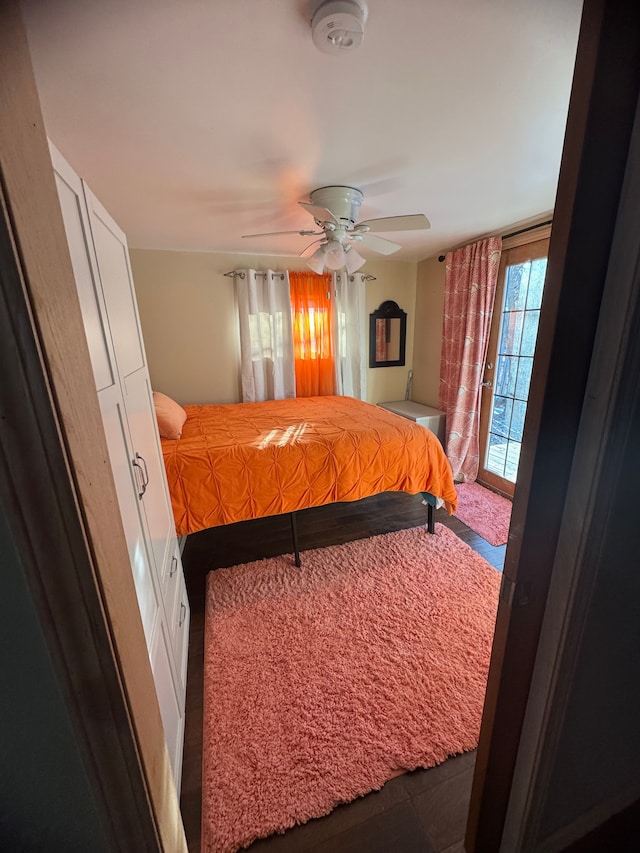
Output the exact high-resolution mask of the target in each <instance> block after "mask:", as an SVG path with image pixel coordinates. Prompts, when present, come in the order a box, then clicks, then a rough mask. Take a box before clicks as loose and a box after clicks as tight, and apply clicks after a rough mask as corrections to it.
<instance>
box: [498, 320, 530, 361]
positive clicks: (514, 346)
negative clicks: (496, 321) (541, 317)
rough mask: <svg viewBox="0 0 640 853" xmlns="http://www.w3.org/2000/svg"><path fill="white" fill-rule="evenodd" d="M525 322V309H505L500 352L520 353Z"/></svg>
mask: <svg viewBox="0 0 640 853" xmlns="http://www.w3.org/2000/svg"><path fill="white" fill-rule="evenodd" d="M523 322H524V311H505V313H504V314H503V317H502V330H501V333H500V349H499V350H498V353H499V354H501V355H518V353H519V352H520V341H521V340H522V324H523Z"/></svg>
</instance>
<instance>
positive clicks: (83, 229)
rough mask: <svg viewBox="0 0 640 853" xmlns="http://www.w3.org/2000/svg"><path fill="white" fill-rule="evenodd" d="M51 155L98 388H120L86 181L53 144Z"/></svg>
mask: <svg viewBox="0 0 640 853" xmlns="http://www.w3.org/2000/svg"><path fill="white" fill-rule="evenodd" d="M50 153H51V161H52V163H53V169H54V177H55V180H56V187H57V189H58V198H59V199H60V209H61V211H62V218H63V220H64V227H65V231H66V235H67V242H68V244H69V253H70V255H71V264H72V266H73V274H74V277H75V280H76V287H77V289H78V297H79V299H80V307H81V310H82V320H83V322H84V330H85V334H86V337H87V344H88V346H89V355H90V357H91V366H92V367H93V375H94V378H95V380H96V388H97V389H98V391H100V390H102V389H103V388H110V387H111V386H112V385H114V384H117V381H118V377H117V366H116V364H115V360H114V354H113V346H112V343H111V337H110V333H109V328H108V326H105V325H104V324H103V321H102V318H103V317H104V316H105V311H104V302H103V299H102V289H101V286H100V278H99V275H98V270H97V266H96V260H95V255H94V252H93V241H92V237H91V229H90V227H89V219H88V216H87V210H86V207H85V200H84V193H83V189H82V181H81V180H80V178H79V177H78V176H77V175H76V173H75V172H74V171H73V169H72V168H71V167H70V166H69V164H68V163H67V161H66V160H65V159H64V158H63V157H62V156H61V154H60V153H59V151H58V150H57V149H56V148H55V147H54V146H53V145H51V144H50Z"/></svg>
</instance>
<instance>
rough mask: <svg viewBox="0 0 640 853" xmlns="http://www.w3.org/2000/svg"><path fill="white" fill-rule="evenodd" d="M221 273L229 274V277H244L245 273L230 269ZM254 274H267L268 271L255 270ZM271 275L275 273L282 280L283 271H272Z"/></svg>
mask: <svg viewBox="0 0 640 853" xmlns="http://www.w3.org/2000/svg"><path fill="white" fill-rule="evenodd" d="M222 274H223V275H225V276H229V277H230V278H245V274H244V273H243V272H242V271H240V272H238V271H237V270H230V271H229V272H225V273H222ZM256 275H269V273H266V272H256ZM271 275H275V276H276V278H279V279H281V280H282V281H284V273H283V272H272V273H271Z"/></svg>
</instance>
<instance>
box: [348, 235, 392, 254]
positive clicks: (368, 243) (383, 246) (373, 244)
mask: <svg viewBox="0 0 640 853" xmlns="http://www.w3.org/2000/svg"><path fill="white" fill-rule="evenodd" d="M357 245H358V246H362V247H363V248H365V249H371V250H372V251H373V252H378V254H379V255H392V254H393V253H394V252H397V251H398V249H401V248H402V246H401V245H400V244H399V243H392V242H391V240H385V238H384V237H376V235H375V234H359V235H358V241H357Z"/></svg>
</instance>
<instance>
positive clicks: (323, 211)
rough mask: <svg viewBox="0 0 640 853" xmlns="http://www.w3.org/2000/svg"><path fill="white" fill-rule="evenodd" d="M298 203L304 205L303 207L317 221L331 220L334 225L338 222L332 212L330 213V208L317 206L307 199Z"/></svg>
mask: <svg viewBox="0 0 640 853" xmlns="http://www.w3.org/2000/svg"><path fill="white" fill-rule="evenodd" d="M298 204H299V205H300V206H301V207H304V209H305V210H306V211H307V212H308V213H310V214H311V215H312V216H313V218H314V219H315V220H316V221H318V222H333V223H334V225H339V224H340V223H339V222H338V220H337V219H336V218H335V216H334V215H333V213H331V211H330V210H327V208H326V207H318V205H317V204H311V203H310V202H308V201H299V202H298Z"/></svg>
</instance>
